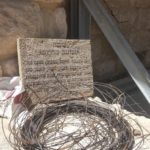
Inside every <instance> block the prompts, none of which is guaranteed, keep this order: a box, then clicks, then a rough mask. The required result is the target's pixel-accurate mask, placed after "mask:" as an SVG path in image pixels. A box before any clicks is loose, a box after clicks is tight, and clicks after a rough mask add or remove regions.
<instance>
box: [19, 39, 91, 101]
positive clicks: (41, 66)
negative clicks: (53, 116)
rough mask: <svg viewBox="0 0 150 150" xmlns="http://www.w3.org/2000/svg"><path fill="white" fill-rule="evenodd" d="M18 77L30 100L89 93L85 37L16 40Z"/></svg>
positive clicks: (88, 68)
mask: <svg viewBox="0 0 150 150" xmlns="http://www.w3.org/2000/svg"><path fill="white" fill-rule="evenodd" d="M18 58H19V68H20V76H21V79H22V82H23V85H24V87H25V89H26V90H29V89H30V90H29V91H34V92H35V93H36V95H37V97H39V99H38V100H37V99H36V100H34V99H32V101H33V103H37V102H39V100H42V102H48V101H60V100H67V99H74V98H79V97H83V96H91V95H92V94H93V75H92V65H91V64H92V62H91V46H90V41H89V40H63V39H59V40H56V39H34V38H31V39H29V38H26V39H18Z"/></svg>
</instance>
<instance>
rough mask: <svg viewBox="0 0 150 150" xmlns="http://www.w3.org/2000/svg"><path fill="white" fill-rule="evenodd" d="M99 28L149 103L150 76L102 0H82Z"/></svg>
mask: <svg viewBox="0 0 150 150" xmlns="http://www.w3.org/2000/svg"><path fill="white" fill-rule="evenodd" d="M83 2H84V4H85V5H86V7H87V8H88V10H89V11H90V13H91V15H92V16H93V17H94V19H95V21H96V22H97V24H98V26H99V28H100V29H101V30H102V32H103V33H104V35H105V37H106V38H107V40H108V41H109V43H110V44H111V46H112V47H113V49H114V51H115V52H116V54H117V55H118V57H119V58H120V60H121V61H122V63H123V65H124V66H125V67H126V69H127V70H128V72H129V74H130V75H131V77H132V79H133V80H134V82H135V83H136V85H137V86H138V87H139V89H140V90H141V92H142V93H143V95H144V96H145V98H146V99H147V101H148V102H149V103H150V76H149V74H148V72H147V70H146V69H145V67H144V66H143V64H142V63H141V62H140V60H139V59H138V57H137V56H136V55H135V53H134V51H133V50H132V48H131V46H130V45H129V43H128V42H127V40H126V39H125V38H124V36H123V34H122V33H121V32H120V30H119V28H118V27H117V24H116V22H115V20H114V19H113V18H112V16H111V15H110V14H109V13H108V12H107V10H106V8H105V7H104V4H103V3H102V0H83Z"/></svg>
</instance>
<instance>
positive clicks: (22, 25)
mask: <svg viewBox="0 0 150 150" xmlns="http://www.w3.org/2000/svg"><path fill="white" fill-rule="evenodd" d="M41 32H42V17H41V12H40V7H39V5H38V4H37V3H35V2H32V1H30V0H26V1H20V0H13V1H12V0H5V1H0V60H2V59H7V58H10V57H12V56H14V55H16V39H17V38H18V37H40V35H41Z"/></svg>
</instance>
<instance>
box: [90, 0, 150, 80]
mask: <svg viewBox="0 0 150 150" xmlns="http://www.w3.org/2000/svg"><path fill="white" fill-rule="evenodd" d="M105 4H106V6H107V8H108V10H109V12H110V13H111V14H112V16H113V17H114V18H115V19H116V21H117V23H118V26H119V27H120V29H121V31H122V33H123V34H124V35H125V37H126V39H127V40H128V42H129V43H130V44H131V46H132V48H133V49H134V51H135V52H136V54H137V55H138V56H139V58H140V59H141V61H142V62H143V63H144V64H145V66H146V67H148V68H149V67H150V59H149V58H150V1H149V0H105ZM91 30H92V31H91V37H92V51H93V67H94V74H95V80H97V81H102V80H113V79H115V78H118V77H122V76H124V75H125V74H126V71H125V68H124V67H123V65H122V64H121V62H120V60H119V59H118V57H117V56H116V54H115V53H114V51H113V49H112V48H111V46H110V45H109V43H108V42H107V40H106V38H105V37H104V35H103V33H102V32H101V30H100V29H99V28H98V26H97V24H96V23H95V21H94V20H93V21H92V28H91Z"/></svg>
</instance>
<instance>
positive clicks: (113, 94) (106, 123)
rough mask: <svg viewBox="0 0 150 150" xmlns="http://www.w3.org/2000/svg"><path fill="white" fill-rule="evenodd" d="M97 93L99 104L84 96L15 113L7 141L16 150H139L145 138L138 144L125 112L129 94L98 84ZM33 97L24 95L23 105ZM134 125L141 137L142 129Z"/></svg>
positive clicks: (38, 105)
mask: <svg viewBox="0 0 150 150" xmlns="http://www.w3.org/2000/svg"><path fill="white" fill-rule="evenodd" d="M94 89H95V91H96V92H97V93H98V96H99V102H96V99H94V100H92V101H91V100H90V98H88V97H85V96H84V95H83V97H82V98H80V99H74V100H66V101H58V102H52V103H49V104H47V103H45V104H42V103H41V101H43V99H39V98H38V99H37V101H39V103H38V104H37V105H35V106H32V107H30V109H25V110H24V111H23V112H22V113H19V114H18V113H17V111H18V110H17V109H16V112H14V114H13V116H12V118H11V120H10V123H9V131H10V134H9V135H8V136H6V139H7V140H8V142H9V143H10V145H11V146H12V147H13V148H14V149H15V150H130V149H134V150H135V149H140V147H141V145H142V144H143V141H144V139H145V138H146V136H143V135H141V137H142V138H141V140H139V141H138V142H135V139H134V135H133V132H134V130H133V127H132V125H131V124H130V122H128V120H127V119H126V118H127V117H128V115H127V114H124V112H123V111H122V108H124V105H125V101H126V94H125V93H123V92H122V91H121V90H119V89H117V88H116V87H114V86H112V85H110V84H103V83H95V84H94ZM28 90H30V89H28ZM30 94H33V95H34V91H32V90H31V92H30ZM31 96H32V95H29V94H28V95H26V94H23V95H22V99H23V100H22V102H23V103H22V104H23V105H24V104H25V103H30V97H31ZM35 97H36V96H35ZM48 99H49V97H47V100H48ZM44 100H45V98H44ZM48 101H49V100H48ZM103 101H104V103H103ZM105 102H106V103H105ZM113 105H115V107H116V106H117V107H119V108H115V107H113ZM111 107H113V108H111ZM133 121H134V122H135V124H137V126H139V130H140V131H141V134H142V132H143V131H142V127H141V126H140V125H139V124H138V122H136V120H133ZM4 134H5V131H4ZM147 136H148V135H147Z"/></svg>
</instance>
